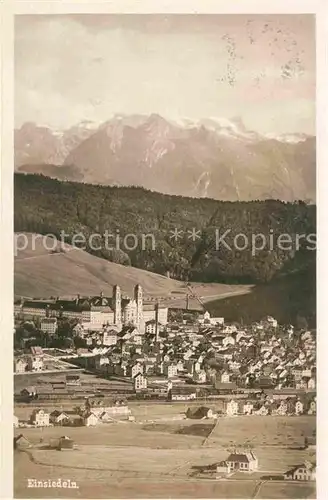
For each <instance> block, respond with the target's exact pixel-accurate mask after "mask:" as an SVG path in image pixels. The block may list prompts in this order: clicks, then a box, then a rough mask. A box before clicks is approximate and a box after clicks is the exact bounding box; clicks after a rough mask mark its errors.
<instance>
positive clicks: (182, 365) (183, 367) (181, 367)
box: [177, 359, 185, 372]
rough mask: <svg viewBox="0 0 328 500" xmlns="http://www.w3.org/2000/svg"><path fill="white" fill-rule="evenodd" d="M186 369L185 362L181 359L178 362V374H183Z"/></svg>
mask: <svg viewBox="0 0 328 500" xmlns="http://www.w3.org/2000/svg"><path fill="white" fill-rule="evenodd" d="M184 369H185V366H184V362H183V361H182V360H181V359H180V360H179V361H178V362H177V370H178V372H183V371H184Z"/></svg>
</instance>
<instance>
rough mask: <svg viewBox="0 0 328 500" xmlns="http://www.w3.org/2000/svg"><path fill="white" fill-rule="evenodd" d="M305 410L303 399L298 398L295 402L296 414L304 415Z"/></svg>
mask: <svg viewBox="0 0 328 500" xmlns="http://www.w3.org/2000/svg"><path fill="white" fill-rule="evenodd" d="M303 412H304V405H303V403H302V401H300V400H297V401H296V403H295V415H302V414H303Z"/></svg>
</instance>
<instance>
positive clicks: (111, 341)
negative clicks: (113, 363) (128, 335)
mask: <svg viewBox="0 0 328 500" xmlns="http://www.w3.org/2000/svg"><path fill="white" fill-rule="evenodd" d="M102 344H103V345H105V346H111V345H116V344H117V331H116V330H112V329H111V330H105V331H104V332H103V334H102Z"/></svg>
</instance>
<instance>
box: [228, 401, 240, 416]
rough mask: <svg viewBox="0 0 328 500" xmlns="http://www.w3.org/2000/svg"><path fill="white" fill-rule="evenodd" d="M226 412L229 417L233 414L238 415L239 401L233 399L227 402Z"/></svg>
mask: <svg viewBox="0 0 328 500" xmlns="http://www.w3.org/2000/svg"><path fill="white" fill-rule="evenodd" d="M226 414H227V415H228V416H229V417H232V416H233V415H238V403H237V402H236V401H234V400H233V399H232V400H231V401H229V402H228V403H227V407H226Z"/></svg>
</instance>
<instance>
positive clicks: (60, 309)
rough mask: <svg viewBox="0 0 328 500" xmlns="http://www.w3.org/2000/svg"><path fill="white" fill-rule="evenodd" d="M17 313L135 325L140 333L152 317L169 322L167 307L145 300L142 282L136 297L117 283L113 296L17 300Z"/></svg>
mask: <svg viewBox="0 0 328 500" xmlns="http://www.w3.org/2000/svg"><path fill="white" fill-rule="evenodd" d="M14 312H15V316H16V317H22V318H24V319H36V318H42V317H59V318H60V317H62V318H68V319H69V318H71V319H77V320H79V321H80V322H81V323H89V324H90V325H91V326H92V325H94V327H95V328H101V327H102V326H104V325H113V326H115V327H116V328H117V329H118V330H119V329H121V328H122V327H123V326H128V325H133V326H135V327H136V328H138V330H139V332H140V333H145V324H146V322H148V321H150V320H154V321H156V320H157V321H158V322H159V323H160V324H162V325H166V324H167V317H168V308H167V307H163V306H161V305H155V304H153V303H145V302H144V300H143V290H142V287H141V285H139V284H138V285H136V286H135V287H134V294H133V297H132V298H130V297H126V296H124V297H123V296H122V293H121V289H120V287H119V286H118V285H115V286H114V287H113V295H112V297H105V296H104V295H103V293H100V295H99V296H93V297H80V296H79V295H78V296H77V298H76V299H75V300H61V299H60V298H57V299H53V300H48V301H37V300H26V301H22V300H21V301H17V302H16V303H15V305H14Z"/></svg>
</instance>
